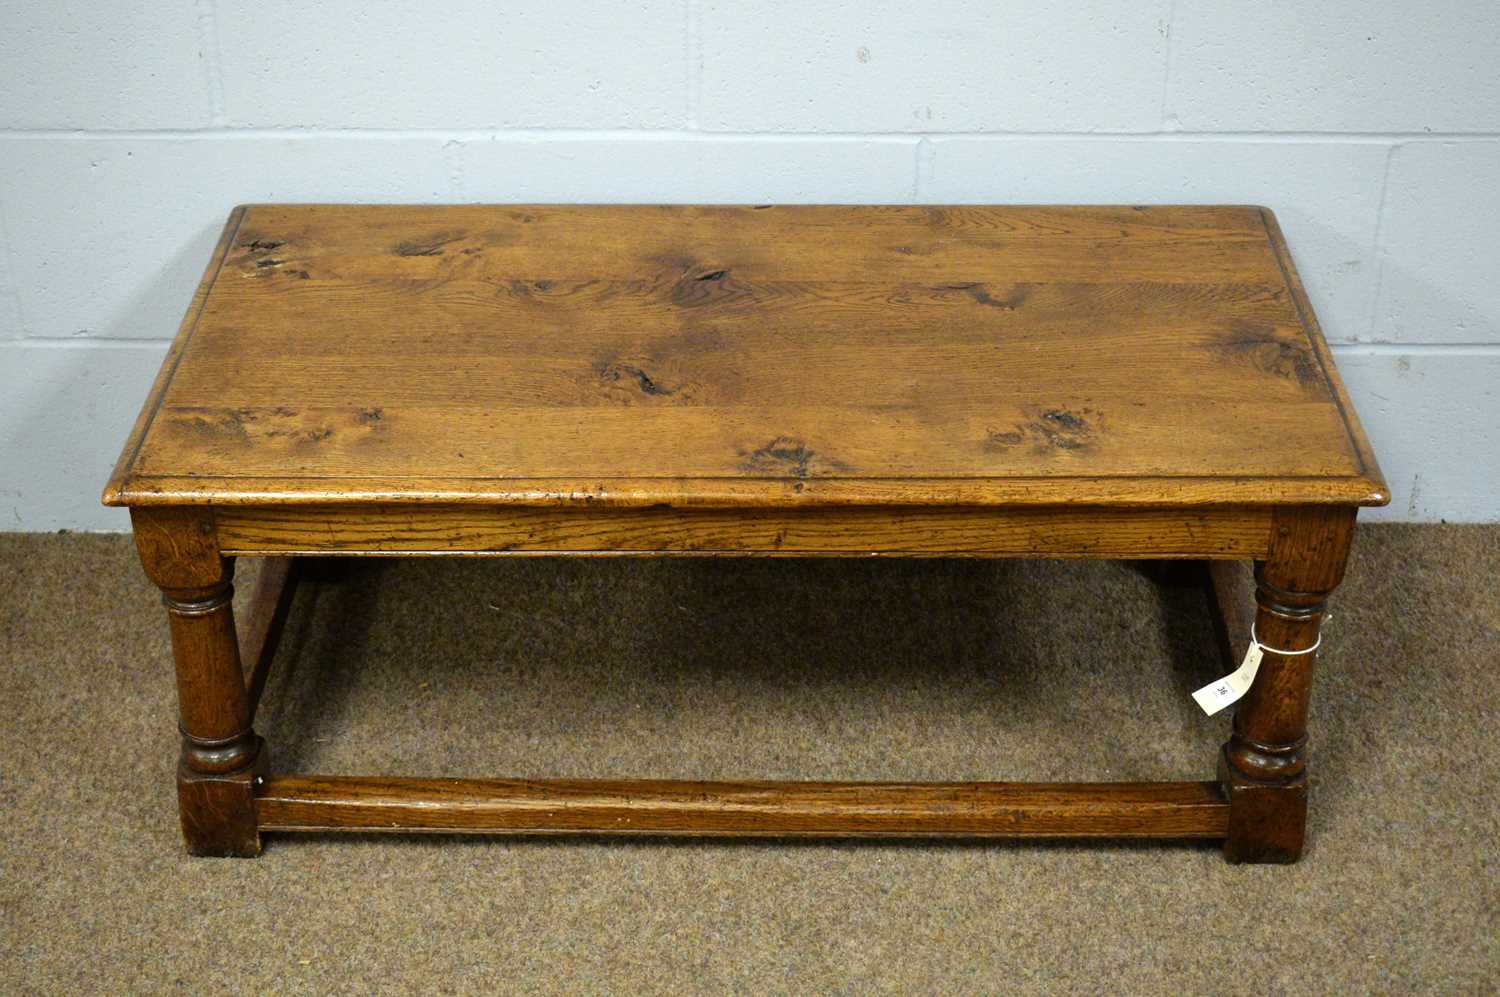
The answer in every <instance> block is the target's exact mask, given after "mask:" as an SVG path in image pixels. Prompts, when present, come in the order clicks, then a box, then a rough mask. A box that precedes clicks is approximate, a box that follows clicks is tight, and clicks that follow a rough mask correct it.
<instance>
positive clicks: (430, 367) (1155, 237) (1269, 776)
mask: <svg viewBox="0 0 1500 997" xmlns="http://www.w3.org/2000/svg"><path fill="white" fill-rule="evenodd" d="M1387 500H1388V499H1387V491H1386V487H1385V484H1384V482H1383V480H1382V479H1381V475H1380V471H1379V469H1378V467H1377V466H1376V463H1375V458H1374V456H1373V455H1372V454H1371V452H1370V447H1369V444H1368V443H1367V441H1366V440H1365V436H1364V434H1363V432H1362V431H1361V429H1360V426H1359V423H1358V421H1357V419H1356V417H1355V414H1354V410H1353V408H1352V407H1351V405H1350V403H1349V398H1348V396H1347V394H1346V393H1345V391H1344V388H1343V386H1342V384H1341V383H1340V381H1339V377H1338V374H1337V373H1336V372H1335V370H1334V365H1333V360H1332V359H1331V357H1330V356H1329V352H1328V348H1327V346H1326V344H1325V343H1324V341H1323V337H1322V335H1321V333H1320V332H1319V330H1318V324H1317V320H1316V319H1315V318H1314V316H1313V313H1312V309H1311V307H1310V306H1309V304H1308V300H1307V295H1306V294H1305V292H1304V291H1303V288H1302V285H1301V283H1300V282H1299V280H1298V278H1297V274H1296V271H1295V269H1294V268H1293V266H1292V261H1291V257H1290V255H1289V254H1288V251H1287V247H1286V242H1285V240H1284V239H1283V238H1282V235H1281V232H1280V230H1279V229H1278V228H1277V225H1276V220H1275V218H1274V217H1273V216H1272V214H1271V212H1269V211H1267V210H1265V209H1263V208H1257V207H911V206H906V207H827V206H816V207H813V206H809V207H784V206H772V205H758V206H753V207H752V206H742V207H688V206H675V207H673V206H612V207H604V206H567V207H564V206H540V205H537V206H517V205H496V206H452V207H411V206H401V207H398V206H363V205H358V206H356V205H256V206H250V207H240V208H236V209H235V210H234V211H233V212H232V213H231V215H230V217H229V221H228V224H227V225H226V227H225V229H224V233H223V236H222V237H221V239H220V241H219V245H218V249H217V250H216V252H215V253H214V257H213V260H212V262H211V263H210V264H209V267H208V270H207V273H206V274H205V275H204V277H203V281H202V283H201V285H200V286H199V288H198V291H197V293H196V295H195V296H194V298H193V301H192V304H191V307H190V308H189V310H188V314H187V317H186V319H185V320H184V321H183V324H182V328H181V330H180V331H179V333H178V335H177V338H176V340H175V342H174V343H173V344H172V348H171V351H170V352H169V353H168V355H167V358H166V360H165V362H164V364H163V366H162V370H161V374H160V376H159V377H158V378H157V380H156V384H155V386H154V387H153V388H152V390H151V394H150V397H149V399H148V400H147V402H146V405H145V408H144V410H143V411H142V413H141V415H140V418H139V419H138V420H137V422H136V425H135V428H134V430H133V432H132V433H131V434H130V437H129V440H128V441H127V443H126V445H125V449H124V453H123V455H122V456H121V458H120V462H119V465H118V466H117V468H116V470H115V473H114V476H113V478H112V479H111V480H110V482H109V485H108V487H107V488H106V489H105V492H104V502H105V503H106V504H109V505H122V506H128V507H129V508H130V513H131V519H132V523H133V525H134V530H135V539H136V544H137V546H138V548H139V550H140V555H141V560H142V562H143V564H144V566H145V570H146V574H147V575H148V576H149V577H150V579H151V581H153V582H154V583H156V585H157V586H159V587H160V588H161V590H162V592H163V594H164V599H165V602H166V606H167V614H168V620H169V623H170V626H171V634H172V647H173V652H174V656H175V658H176V667H177V687H178V695H179V702H180V728H181V732H182V753H181V760H180V764H179V767H178V775H177V785H178V793H179V803H180V811H181V817H182V828H183V833H184V835H185V836H186V839H187V845H188V848H189V849H190V850H191V851H192V852H194V853H196V854H201V855H255V854H258V853H259V851H260V835H261V832H262V831H314V830H316V831H324V830H351V831H385V830H395V831H475V832H504V833H535V832H608V833H611V834H618V833H630V832H637V833H657V834H664V833H665V834H676V835H796V836H801V835H830V836H843V835H949V836H965V837H968V836H1006V837H1020V836H1035V837H1081V836H1095V837H1138V836H1145V837H1181V838H1217V839H1223V840H1224V842H1225V854H1226V855H1227V856H1228V857H1229V858H1230V859H1233V860H1250V861H1280V862H1286V861H1293V860H1295V859H1296V858H1297V856H1298V855H1299V853H1300V851H1301V848H1302V841H1303V826H1304V822H1305V816H1306V797H1307V732H1306V716H1307V705H1308V693H1309V688H1310V681H1311V677H1312V668H1313V660H1314V657H1315V655H1314V654H1313V653H1311V651H1312V650H1313V649H1315V648H1316V646H1317V643H1318V640H1319V637H1318V634H1319V625H1320V622H1321V620H1322V615H1323V611H1324V604H1325V601H1326V600H1327V598H1328V596H1329V593H1330V592H1332V591H1333V589H1334V587H1335V586H1337V585H1338V583H1339V581H1340V578H1341V577H1342V574H1343V571H1344V562H1345V557H1346V555H1347V554H1348V552H1349V545H1350V540H1351V536H1352V531H1353V527H1354V520H1355V513H1356V511H1357V509H1358V507H1359V506H1365V505H1381V504H1383V503H1385V502H1386V501H1387ZM408 554H491V555H506V554H508V555H540V554H545V555H561V556H575V555H693V554H697V555H752V556H796V557H801V556H847V557H861V556H870V555H882V556H892V557H948V556H960V557H1026V558H1149V559H1202V560H1205V561H1207V562H1209V565H1210V571H1209V572H1208V573H1207V577H1209V578H1210V579H1211V580H1212V589H1213V591H1214V593H1215V594H1216V596H1217V599H1218V605H1219V607H1220V610H1221V614H1222V618H1223V624H1224V627H1223V629H1224V632H1225V633H1227V634H1228V635H1229V637H1230V640H1231V643H1232V645H1233V646H1234V647H1235V651H1236V654H1238V652H1240V651H1244V650H1245V649H1246V648H1247V647H1249V646H1250V645H1249V641H1250V640H1251V637H1250V636H1249V635H1250V631H1251V623H1252V622H1253V627H1254V634H1255V637H1254V639H1255V640H1256V641H1257V642H1258V643H1259V644H1260V646H1261V648H1262V655H1263V656H1262V660H1261V662H1260V665H1259V670H1258V672H1257V673H1256V674H1255V675H1254V679H1253V683H1252V684H1250V686H1249V691H1248V693H1247V694H1246V695H1245V697H1244V698H1243V699H1242V700H1240V702H1239V703H1238V704H1237V707H1236V713H1235V718H1234V726H1233V732H1232V734H1231V736H1230V739H1229V742H1228V743H1227V744H1226V745H1225V746H1224V749H1223V752H1222V754H1221V755H1220V757H1219V759H1218V771H1217V777H1216V778H1215V779H1213V780H1209V781H1189V782H1172V783H1098V784H1086V783H1085V784H1046V785H1044V784H1028V783H1004V782H989V783H941V784H897V783H779V782H718V783H712V782H686V781H600V780H515V779H446V778H443V779H409V778H399V779H398V778H380V777H364V778H349V777H339V778H335V777H323V776H316V775H277V774H272V770H271V768H270V766H269V762H268V753H267V751H266V749H265V747H264V745H263V743H262V741H261V739H260V737H258V736H257V735H256V733H255V730H254V727H253V718H254V714H255V708H256V703H257V701H258V699H259V697H260V692H261V689H262V688H263V686H264V683H265V677H266V674H267V668H268V666H269V664H270V662H271V658H272V655H273V652H274V650H275V646H276V640H277V636H278V634H279V632H280V629H281V625H282V622H283V621H284V619H285V617H286V614H287V611H288V607H289V605H290V602H291V594H292V591H293V588H294V578H295V573H294V571H293V570H292V569H293V566H294V564H295V559H296V558H297V557H300V556H304V555H408ZM240 557H263V558H268V559H270V560H269V561H268V562H267V563H266V565H265V567H264V569H263V570H262V571H261V573H260V578H259V583H258V586H257V590H256V592H255V593H254V598H253V599H252V602H251V609H250V611H249V612H248V613H247V614H246V619H245V620H244V621H243V625H242V626H239V627H237V626H236V623H235V620H234V617H233V611H232V605H231V578H232V575H233V568H234V563H235V559H236V558H240ZM1251 562H1253V563H1254V579H1253V582H1252V581H1250V580H1249V577H1250V570H1249V564H1250V563H1251Z"/></svg>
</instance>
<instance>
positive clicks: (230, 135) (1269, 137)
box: [0, 126, 1500, 145]
mask: <svg viewBox="0 0 1500 997" xmlns="http://www.w3.org/2000/svg"><path fill="white" fill-rule="evenodd" d="M204 138H211V139H246V140H251V139H285V138H335V139H336V138H349V139H382V140H401V139H435V138H443V139H457V140H459V141H465V142H468V141H483V140H496V141H498V140H501V139H511V140H514V141H532V142H539V141H644V142H651V141H681V140H685V139H694V140H701V141H726V142H764V141H779V142H824V141H859V142H868V141H903V142H915V141H917V140H919V139H922V138H928V139H930V140H942V139H969V140H975V139H984V140H989V141H994V142H1131V141H1141V142H1265V143H1268V144H1270V143H1282V142H1285V143H1301V142H1316V143H1325V144H1339V143H1352V144H1361V145H1369V144H1372V143H1376V144H1388V143H1391V142H1402V143H1407V142H1421V141H1430V142H1494V141H1497V140H1500V132H1317V131H1305V132H1291V131H1288V132H1274V131H1267V132H1231V131H1221V132H1220V131H1195V132H1182V131H1137V132H1104V131H1091V132H989V131H948V132H941V133H932V132H906V131H884V132H882V131H868V132H848V131H844V132H840V131H828V132H792V131H749V132H738V131H711V130H710V131H692V130H688V129H681V128H659V129H631V128H616V129H609V128H509V129H507V128H501V129H494V128H485V129H473V128H452V129H444V128H410V129H393V128H311V127H300V126H298V127H288V128H177V129H170V128H169V129H136V130H132V129H82V128H9V129H7V128H0V140H4V139H26V140H44V139H45V140H54V139H55V140H111V139H137V140H175V139H184V140H186V139H204Z"/></svg>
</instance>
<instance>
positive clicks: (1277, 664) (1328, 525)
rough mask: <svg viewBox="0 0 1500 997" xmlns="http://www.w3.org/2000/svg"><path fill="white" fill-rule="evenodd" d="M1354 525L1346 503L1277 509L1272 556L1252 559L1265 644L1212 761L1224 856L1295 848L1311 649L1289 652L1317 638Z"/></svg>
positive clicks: (1302, 811) (1235, 858)
mask: <svg viewBox="0 0 1500 997" xmlns="http://www.w3.org/2000/svg"><path fill="white" fill-rule="evenodd" d="M1353 527H1354V513H1353V510H1349V509H1326V510H1325V509H1318V508H1311V509H1302V508H1299V509H1289V510H1285V511H1281V512H1278V513H1277V515H1276V518H1275V524H1274V526H1273V539H1272V547H1271V552H1270V555H1269V556H1268V558H1267V559H1266V560H1265V561H1263V562H1261V563H1260V564H1257V565H1256V568H1255V582H1256V586H1255V603H1256V612H1255V634H1256V637H1257V639H1258V640H1259V641H1260V643H1261V645H1262V646H1263V647H1265V648H1267V650H1266V651H1265V654H1264V657H1263V658H1262V659H1261V663H1260V669H1259V671H1258V672H1257V673H1256V676H1255V682H1254V683H1253V684H1252V685H1251V687H1250V689H1249V691H1248V692H1247V693H1246V694H1245V698H1244V699H1242V700H1241V701H1240V703H1239V705H1238V707H1237V708H1236V710H1235V715H1234V729H1233V732H1232V733H1231V735H1230V738H1229V742H1228V743H1227V744H1225V745H1224V750H1223V753H1222V755H1221V756H1220V759H1219V781H1220V783H1221V785H1222V786H1223V789H1224V792H1225V794H1226V795H1227V796H1228V798H1229V801H1230V810H1229V835H1228V838H1227V839H1226V841H1225V843H1224V855H1225V857H1226V858H1228V859H1229V860H1230V861H1232V862H1295V861H1296V860H1297V858H1298V857H1299V856H1300V855H1301V854H1302V843H1303V832H1304V828H1305V826H1306V821H1307V706H1308V699H1309V695H1310V693H1311V691H1312V677H1313V664H1314V661H1315V660H1316V658H1317V654H1316V652H1311V653H1300V654H1299V653H1295V652H1299V651H1300V652H1306V651H1308V649H1310V648H1313V647H1315V646H1316V645H1317V643H1318V634H1319V627H1320V626H1321V624H1322V620H1323V615H1324V611H1325V606H1326V604H1327V599H1328V596H1329V594H1330V593H1331V592H1332V591H1333V590H1334V588H1336V587H1337V586H1338V584H1339V582H1340V581H1341V580H1342V579H1343V575H1344V562H1345V559H1346V558H1347V556H1348V552H1349V543H1350V539H1351V537H1352V534H1353ZM1270 648H1275V649H1277V650H1279V651H1286V652H1293V653H1286V654H1278V653H1276V650H1269V649H1270Z"/></svg>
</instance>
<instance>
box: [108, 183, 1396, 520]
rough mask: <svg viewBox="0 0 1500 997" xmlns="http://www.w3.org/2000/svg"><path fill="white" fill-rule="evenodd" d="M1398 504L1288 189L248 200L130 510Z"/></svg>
mask: <svg viewBox="0 0 1500 997" xmlns="http://www.w3.org/2000/svg"><path fill="white" fill-rule="evenodd" d="M334 500H342V501H348V502H403V501H405V502H434V501H438V502H450V503H465V502H475V503H481V504H515V505H546V504H564V505H570V504H586V503H595V504H613V505H624V506H649V505H656V504H671V505H721V506H803V505H820V504H822V505H912V504H936V505H1027V504H1057V503H1064V502H1094V503H1100V504H1108V505H1137V506H1139V505H1163V504H1165V505H1205V504H1219V503H1247V504H1306V503H1331V504H1344V505H1348V504H1380V503H1383V502H1384V501H1386V489H1385V486H1384V483H1383V482H1382V480H1381V477H1380V472H1379V470H1378V468H1377V467H1376V466H1375V463H1374V458H1373V456H1372V455H1371V454H1370V452H1369V447H1368V444H1367V443H1366V442H1365V440H1364V437H1363V435H1362V433H1361V431H1360V429H1359V425H1358V422H1357V420H1356V418H1355V416H1354V412H1353V409H1352V407H1351V406H1350V405H1349V404H1348V399H1347V397H1346V395H1345V393H1344V391H1343V388H1342V386H1341V385H1340V384H1339V382H1338V378H1337V375H1336V373H1335V372H1334V369H1333V366H1332V361H1331V359H1330V358H1329V355H1328V353H1327V349H1326V346H1325V344H1324V343H1323V340H1322V336H1321V334H1320V333H1319V331H1318V329H1317V326H1316V320H1315V319H1314V318H1313V316H1312V312H1311V308H1310V306H1308V304H1307V302H1306V295H1305V294H1304V293H1303V291H1302V288H1301V285H1300V283H1299V282H1298V281H1297V280H1296V275H1295V270H1294V269H1293V267H1292V265H1291V260H1290V256H1289V254H1288V253H1287V251H1286V249H1285V244H1284V240H1282V238H1281V236H1280V233H1279V230H1277V229H1276V228H1275V225H1274V221H1273V220H1272V219H1271V218H1270V215H1269V212H1266V211H1264V210H1263V209H1259V208H1254V207H1151V208H1132V207H1076V208H1056V207H1051V208H1049V207H1008V208H1007V207H911V206H907V207H897V206H887V207H827V206H803V207H783V206H774V207H773V206H742V207H685V206H679V207H667V206H517V205H510V206H451V207H439V206H426V207H399V206H354V205H282V206H274V205H265V206H253V207H248V208H240V209H236V211H235V213H234V214H233V216H232V217H231V219H230V222H229V225H228V227H227V229H226V233H225V237H224V239H223V240H222V242H221V244H220V252H219V255H218V257H217V259H216V261H215V263H214V264H213V265H212V266H211V267H210V269H209V272H208V273H207V274H206V275H205V278H204V282H203V286H202V287H201V288H200V289H199V292H198V294H197V295H196V296H195V298H194V302H193V307H192V310H191V311H190V314H189V316H188V318H187V319H186V320H185V322H184V325H183V328H182V330H181V332H180V333H179V337H178V340H177V342H176V343H175V344H174V346H173V349H172V352H171V353H170V354H169V356H168V358H167V361H166V364H165V367H164V371H163V375H162V377H161V378H160V379H159V381H158V383H157V386H156V388H155V389H154V390H153V393H152V397H151V398H150V399H149V400H148V402H147V406H146V410H145V411H144V412H143V414H142V418H141V420H140V421H139V422H138V424H137V427H136V431H135V432H134V433H132V435H131V438H130V440H129V441H128V442H127V445H126V448H125V452H124V454H123V455H122V457H121V461H120V464H119V466H118V468H117V471H116V474H115V477H114V478H113V479H112V480H111V482H110V485H109V487H108V488H107V489H106V492H105V501H106V502H108V503H110V504H128V505H150V504H158V505H180V504H200V503H203V504H207V503H212V504H216V505H226V504H246V505H266V504H279V503H295V502H327V501H334Z"/></svg>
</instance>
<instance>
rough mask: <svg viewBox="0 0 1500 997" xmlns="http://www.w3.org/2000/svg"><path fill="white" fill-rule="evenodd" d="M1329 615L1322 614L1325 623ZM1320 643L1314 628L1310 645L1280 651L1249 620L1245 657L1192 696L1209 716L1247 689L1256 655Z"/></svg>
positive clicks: (1305, 651)
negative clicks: (1269, 645) (1263, 637)
mask: <svg viewBox="0 0 1500 997" xmlns="http://www.w3.org/2000/svg"><path fill="white" fill-rule="evenodd" d="M1330 619H1332V617H1331V616H1325V617H1323V622H1324V623H1327V622H1328V621H1329V620H1330ZM1322 646H1323V633H1322V631H1321V630H1319V632H1318V639H1317V641H1316V642H1315V643H1314V644H1313V646H1312V647H1305V648H1303V649H1302V650H1300V651H1283V650H1282V649H1281V648H1279V647H1268V646H1267V645H1265V644H1262V643H1261V642H1260V638H1259V637H1258V636H1256V633H1255V621H1254V620H1252V621H1251V622H1250V646H1249V647H1247V648H1246V649H1245V658H1244V660H1243V661H1241V662H1240V667H1238V668H1236V669H1235V670H1234V671H1232V672H1230V673H1229V674H1228V675H1225V676H1224V677H1223V678H1221V679H1218V680H1216V681H1213V682H1210V683H1209V684H1208V685H1206V686H1204V687H1203V688H1201V689H1199V690H1198V691H1197V692H1195V693H1193V699H1194V701H1196V702H1197V704H1198V706H1199V707H1201V708H1202V710H1203V712H1204V713H1206V714H1208V715H1209V716H1213V715H1214V714H1215V713H1218V712H1219V711H1220V710H1222V709H1224V707H1226V706H1232V705H1233V704H1235V703H1237V702H1239V700H1240V699H1241V698H1242V697H1243V696H1244V695H1245V693H1247V692H1249V691H1250V685H1251V683H1253V682H1254V681H1255V673H1256V672H1257V671H1259V670H1260V659H1261V658H1263V657H1265V655H1266V652H1267V651H1269V652H1271V653H1272V654H1284V655H1287V656H1289V657H1295V656H1297V655H1300V654H1312V653H1313V652H1314V651H1316V650H1317V649H1318V648H1320V647H1322Z"/></svg>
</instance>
